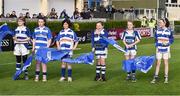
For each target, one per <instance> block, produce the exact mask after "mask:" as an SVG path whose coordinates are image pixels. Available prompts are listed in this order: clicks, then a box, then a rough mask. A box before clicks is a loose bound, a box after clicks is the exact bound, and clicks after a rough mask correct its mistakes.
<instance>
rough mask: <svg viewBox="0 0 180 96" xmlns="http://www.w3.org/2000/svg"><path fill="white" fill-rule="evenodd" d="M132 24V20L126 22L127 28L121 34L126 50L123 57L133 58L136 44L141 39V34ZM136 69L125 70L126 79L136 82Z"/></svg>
mask: <svg viewBox="0 0 180 96" xmlns="http://www.w3.org/2000/svg"><path fill="white" fill-rule="evenodd" d="M133 27H134V25H133V22H132V21H128V22H127V30H126V31H124V33H123V34H122V37H121V39H122V40H123V43H124V45H125V50H126V51H127V52H126V53H125V54H124V55H125V59H126V60H128V59H133V58H135V56H136V54H137V46H136V44H138V43H139V42H140V40H141V35H140V34H139V33H138V32H137V31H135V30H134V29H133ZM135 72H136V70H135V69H133V70H132V72H127V77H126V80H131V79H132V82H136V74H135ZM131 73H132V74H131Z"/></svg>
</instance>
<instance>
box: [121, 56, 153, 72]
mask: <svg viewBox="0 0 180 96" xmlns="http://www.w3.org/2000/svg"><path fill="white" fill-rule="evenodd" d="M155 60H156V58H155V56H139V57H136V58H134V59H129V60H124V61H123V70H124V71H126V72H131V71H132V70H139V71H141V72H143V73H147V72H148V71H149V70H150V69H151V68H152V65H153V64H154V62H155Z"/></svg>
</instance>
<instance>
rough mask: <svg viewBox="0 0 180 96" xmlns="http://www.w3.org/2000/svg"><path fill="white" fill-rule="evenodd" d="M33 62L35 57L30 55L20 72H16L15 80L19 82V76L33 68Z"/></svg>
mask: <svg viewBox="0 0 180 96" xmlns="http://www.w3.org/2000/svg"><path fill="white" fill-rule="evenodd" d="M32 60H33V55H30V56H29V57H28V59H27V60H26V62H25V63H24V65H23V67H22V68H21V69H20V70H18V71H16V73H15V74H14V76H13V80H17V79H18V78H19V76H20V75H21V74H22V72H24V71H25V70H26V69H27V68H28V67H29V66H31V62H32Z"/></svg>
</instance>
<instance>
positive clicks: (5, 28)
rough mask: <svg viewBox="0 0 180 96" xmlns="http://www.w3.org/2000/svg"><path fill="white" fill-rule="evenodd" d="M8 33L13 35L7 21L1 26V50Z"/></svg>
mask: <svg viewBox="0 0 180 96" xmlns="http://www.w3.org/2000/svg"><path fill="white" fill-rule="evenodd" d="M8 34H10V35H12V32H11V31H10V29H9V27H8V25H7V24H6V23H5V24H3V25H1V26H0V51H1V45H2V44H1V43H2V40H3V38H4V37H6V35H8Z"/></svg>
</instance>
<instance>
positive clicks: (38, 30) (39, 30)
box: [34, 29, 48, 33]
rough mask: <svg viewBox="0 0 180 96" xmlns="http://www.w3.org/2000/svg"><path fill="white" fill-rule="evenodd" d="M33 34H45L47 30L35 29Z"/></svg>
mask: <svg viewBox="0 0 180 96" xmlns="http://www.w3.org/2000/svg"><path fill="white" fill-rule="evenodd" d="M34 32H45V33H48V30H44V29H35V30H34Z"/></svg>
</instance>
